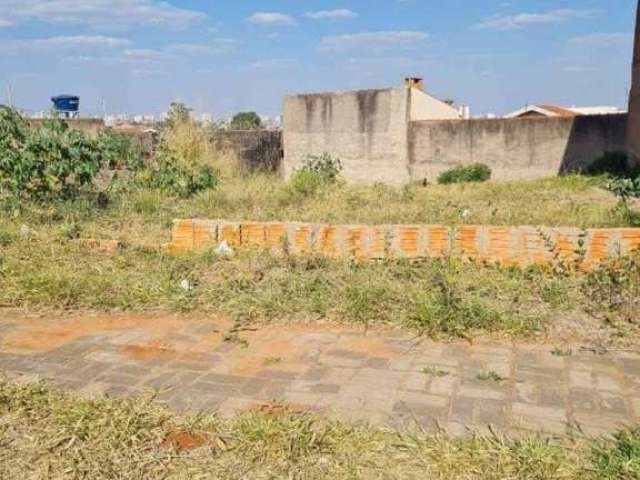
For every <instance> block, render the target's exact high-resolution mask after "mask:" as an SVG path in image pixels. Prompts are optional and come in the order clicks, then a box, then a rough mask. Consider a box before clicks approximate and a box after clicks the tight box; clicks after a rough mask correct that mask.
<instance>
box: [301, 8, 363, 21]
mask: <svg viewBox="0 0 640 480" xmlns="http://www.w3.org/2000/svg"><path fill="white" fill-rule="evenodd" d="M304 16H305V17H307V18H311V19H313V20H344V19H348V18H356V17H357V16H358V14H357V13H355V12H353V11H351V10H347V9H346V8H340V9H337V10H320V11H318V12H307V13H305V14H304Z"/></svg>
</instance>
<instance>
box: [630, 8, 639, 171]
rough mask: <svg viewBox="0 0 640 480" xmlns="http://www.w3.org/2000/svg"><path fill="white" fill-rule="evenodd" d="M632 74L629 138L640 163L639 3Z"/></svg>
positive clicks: (637, 161)
mask: <svg viewBox="0 0 640 480" xmlns="http://www.w3.org/2000/svg"><path fill="white" fill-rule="evenodd" d="M632 76H633V80H632V86H631V96H630V100H629V128H628V130H627V139H628V147H629V153H630V155H631V158H632V159H633V160H635V161H636V163H638V164H640V5H638V18H637V20H636V37H635V51H634V55H633V73H632Z"/></svg>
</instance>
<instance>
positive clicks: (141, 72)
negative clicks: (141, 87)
mask: <svg viewBox="0 0 640 480" xmlns="http://www.w3.org/2000/svg"><path fill="white" fill-rule="evenodd" d="M129 75H131V76H132V77H133V78H149V77H160V76H162V75H163V72H162V71H161V70H152V69H146V68H137V69H133V70H130V71H129Z"/></svg>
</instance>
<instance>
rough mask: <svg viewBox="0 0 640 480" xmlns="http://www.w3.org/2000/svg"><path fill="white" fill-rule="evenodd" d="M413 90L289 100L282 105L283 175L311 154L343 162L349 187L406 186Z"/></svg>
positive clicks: (313, 95) (388, 90)
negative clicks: (380, 183) (366, 185)
mask: <svg viewBox="0 0 640 480" xmlns="http://www.w3.org/2000/svg"><path fill="white" fill-rule="evenodd" d="M410 103H411V102H410V89H408V88H404V87H403V88H397V89H386V90H362V91H357V92H346V93H326V94H322V93H321V94H310V95H293V96H287V97H286V98H285V100H284V106H283V115H284V123H283V146H284V162H283V167H284V169H283V170H284V171H283V173H284V176H285V178H287V179H288V178H289V177H290V176H291V174H292V173H293V172H294V171H295V170H296V169H298V168H300V167H301V166H302V165H303V164H304V162H305V161H306V160H307V158H308V156H309V155H321V154H323V153H329V154H330V155H332V156H334V157H337V158H339V159H340V160H341V161H342V164H343V167H344V170H343V172H342V174H343V177H344V178H345V179H347V180H348V181H350V182H354V183H365V184H372V183H376V182H382V183H387V184H394V185H402V184H405V183H408V182H409V181H410V177H409V170H408V164H407V132H408V125H409V117H410Z"/></svg>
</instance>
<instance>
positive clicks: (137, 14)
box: [0, 0, 206, 29]
mask: <svg viewBox="0 0 640 480" xmlns="http://www.w3.org/2000/svg"><path fill="white" fill-rule="evenodd" d="M0 12H2V15H3V18H4V19H6V20H5V21H8V22H12V23H24V22H29V21H39V22H45V23H61V24H73V25H85V26H89V27H92V28H108V29H123V28H124V29H126V28H131V27H148V26H151V27H161V28H176V29H183V28H187V27H189V26H191V25H193V24H194V23H196V22H199V21H201V20H203V19H204V18H206V15H205V14H203V13H201V12H197V11H194V10H187V9H183V8H178V7H174V6H173V5H171V4H170V3H168V2H166V1H158V0H0Z"/></svg>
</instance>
